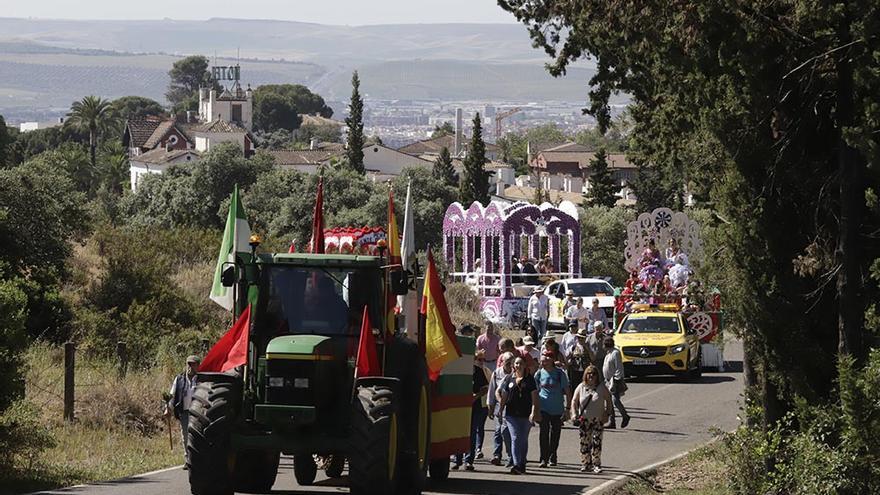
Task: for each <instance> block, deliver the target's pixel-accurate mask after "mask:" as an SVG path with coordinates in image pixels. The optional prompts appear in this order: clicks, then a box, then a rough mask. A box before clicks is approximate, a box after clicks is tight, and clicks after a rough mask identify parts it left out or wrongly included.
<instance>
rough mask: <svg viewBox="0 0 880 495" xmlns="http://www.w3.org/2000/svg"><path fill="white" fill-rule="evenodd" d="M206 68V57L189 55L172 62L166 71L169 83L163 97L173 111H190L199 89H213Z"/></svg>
mask: <svg viewBox="0 0 880 495" xmlns="http://www.w3.org/2000/svg"><path fill="white" fill-rule="evenodd" d="M208 66H209V62H208V57H205V56H202V55H191V56H189V57H184V58H182V59H180V60H178V61H177V62H174V65H172V66H171V70H169V71H168V76H169V77H170V78H171V81H170V82H169V83H168V91H167V92H166V93H165V97H166V98H168V101H170V102H171V105H172V106H173V107H175V109H180V110H192V109H193V108H192V102H193V101H195V103H198V91H199V88H200V87H202V86H211V87H214V84H216V83H213V82H212V79H211V73H210V72H208ZM181 105H185V108H184V107H181Z"/></svg>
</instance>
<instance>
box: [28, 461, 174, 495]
mask: <svg viewBox="0 0 880 495" xmlns="http://www.w3.org/2000/svg"><path fill="white" fill-rule="evenodd" d="M182 467H183V464H178V465H177V466H171V467H167V468H162V469H157V470H155V471H150V472H147V473H141V474H133V475H131V476H123V477H121V478H114V479H112V480H98V481H94V482H92V483H81V484H79V485H73V486H65V487H60V488H49V489H47V490H37V491H35V492H30V493H23V494H22V495H40V494H45V493H52V492H62V491H70V490H75V489H79V488H86V487H89V486H97V485H96V483H115V482H117V481H125V480H132V479H136V478H144V477H147V476H153V475H155V474H161V473H166V472H168V471H173V470H175V469H180V468H182Z"/></svg>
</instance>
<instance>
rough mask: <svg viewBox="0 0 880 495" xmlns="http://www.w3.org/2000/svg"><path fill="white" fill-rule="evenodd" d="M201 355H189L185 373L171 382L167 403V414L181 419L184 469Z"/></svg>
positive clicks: (187, 456) (187, 465)
mask: <svg viewBox="0 0 880 495" xmlns="http://www.w3.org/2000/svg"><path fill="white" fill-rule="evenodd" d="M199 363H200V360H199V357H198V356H188V357H187V358H186V367H185V368H184V370H183V373H181V374H179V375H177V376H175V377H174V381H173V382H171V390H170V391H169V392H168V394H169V395H170V396H171V398H170V399H169V400H168V403H167V404H166V405H165V416H166V417H167V416H170V415H171V414H172V412H173V413H174V417H175V418H177V420H178V421H180V434H181V438H182V443H181V445H183V458H184V460H185V461H186V464H184V466H183V469H189V452H188V451H187V450H186V428H187V426H188V425H189V405H190V402H192V396H193V392H194V391H195V389H196V373H197V372H198V371H199Z"/></svg>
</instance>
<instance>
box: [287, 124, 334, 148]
mask: <svg viewBox="0 0 880 495" xmlns="http://www.w3.org/2000/svg"><path fill="white" fill-rule="evenodd" d="M294 139H295V141H296V142H297V143H301V144H303V145H305V146H308V145H309V143H311V142H312V139H314V140H316V141H317V142H319V143H339V142H342V128H341V127H340V126H338V125H316V124H305V125H303V126H300V128H299V129H297V130H296V132H295V133H294Z"/></svg>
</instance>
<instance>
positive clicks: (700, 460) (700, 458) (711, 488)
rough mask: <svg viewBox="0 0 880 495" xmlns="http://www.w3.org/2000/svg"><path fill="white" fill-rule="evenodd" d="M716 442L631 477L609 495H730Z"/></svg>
mask: <svg viewBox="0 0 880 495" xmlns="http://www.w3.org/2000/svg"><path fill="white" fill-rule="evenodd" d="M718 446H719V444H718V443H713V444H710V445H708V446H706V447H702V448H700V449H697V450H695V451H693V452H691V453H690V454H688V455H686V456H684V457H683V458H681V459H678V460H677V461H674V462H672V463H669V464H667V465H664V466H660V467H659V468H657V469H656V470H655V471H652V472H649V473H647V474H646V475H644V476H642V477H639V478H638V479H634V480H632V481H630V482H628V483H627V484H625V485H624V486H622V487H620V488H618V489H616V490H614V491H613V492H611V494H612V495H655V494H659V493H663V494H670V495H732V493H733V492H731V491H730V489H729V488H728V486H727V483H726V481H725V480H726V474H725V471H724V464H723V463H722V461H721V459H720V458H719V455H720V454H719V451H718Z"/></svg>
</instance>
